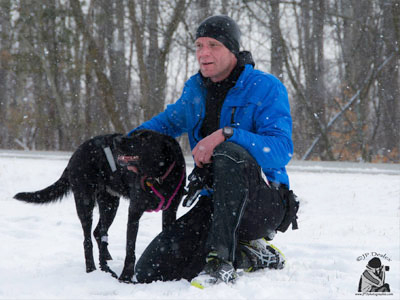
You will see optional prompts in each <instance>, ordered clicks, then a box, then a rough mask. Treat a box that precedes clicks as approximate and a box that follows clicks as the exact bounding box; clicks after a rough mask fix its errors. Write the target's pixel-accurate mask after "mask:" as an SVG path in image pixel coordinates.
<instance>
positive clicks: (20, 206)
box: [0, 152, 400, 299]
mask: <svg viewBox="0 0 400 300" xmlns="http://www.w3.org/2000/svg"><path fill="white" fill-rule="evenodd" d="M28 154H29V153H28ZM68 157H69V154H68V153H39V154H38V153H34V154H32V155H31V154H29V155H27V153H21V152H12V153H9V152H0V240H1V246H0V298H1V299H128V298H129V299H368V298H370V299H371V297H372V299H375V297H377V298H383V299H399V298H400V254H399V253H400V221H399V220H400V166H399V165H397V166H396V165H390V166H384V165H368V164H345V163H341V164H333V163H331V164H329V163H328V164H323V163H322V164H321V163H304V162H303V163H296V162H294V163H293V164H291V165H290V166H289V168H288V170H289V176H290V179H291V185H292V189H293V190H294V191H295V193H296V194H297V195H298V196H299V198H300V201H301V207H300V212H299V227H300V229H299V230H297V231H292V230H290V229H289V230H288V231H287V232H286V233H284V234H278V235H277V236H276V237H275V239H274V241H273V243H274V244H275V245H276V246H278V247H279V248H280V249H281V250H282V251H283V252H284V254H285V255H286V257H287V266H286V268H285V269H283V270H279V271H277V270H273V271H271V270H262V271H258V272H255V273H251V274H246V275H245V276H243V277H241V278H240V280H239V281H238V282H237V283H236V284H235V285H225V284H220V285H218V286H215V287H211V288H208V289H206V290H200V289H197V288H195V287H192V286H190V284H189V283H188V282H187V281H184V280H181V281H177V282H156V283H152V284H144V285H127V284H122V283H119V282H118V281H117V280H115V279H114V278H112V277H111V276H110V275H108V274H106V273H103V272H101V271H98V270H97V271H95V272H92V273H90V274H86V273H85V266H84V259H83V246H82V241H83V237H82V230H81V227H80V223H79V220H78V217H77V216H76V211H75V204H74V201H73V198H72V196H69V197H68V198H65V199H64V200H63V201H62V202H60V203H55V204H50V205H47V206H35V205H30V204H25V203H21V202H18V201H16V200H13V198H12V197H13V195H14V194H16V193H17V192H21V191H32V190H37V189H41V188H43V187H46V186H48V185H50V184H51V183H53V182H54V181H55V180H56V179H58V177H59V176H60V175H61V172H62V170H63V169H64V168H65V166H66V164H67V159H68ZM189 171H190V167H189ZM127 208H128V202H127V201H124V200H123V201H121V205H120V208H119V211H118V214H117V217H116V219H115V221H114V224H113V225H112V227H111V229H110V232H109V235H110V236H109V241H110V245H109V249H110V252H111V254H112V255H113V257H114V260H113V261H110V262H109V265H110V266H111V268H112V269H113V270H114V271H116V272H117V273H118V274H119V273H120V272H121V270H122V266H123V260H124V257H125V234H126V222H127ZM185 212H186V210H185V209H184V208H180V210H179V214H180V215H182V214H184V213H185ZM97 217H98V213H97V211H96V212H95V221H96V222H97ZM160 229H161V214H157V213H146V214H145V215H144V216H143V218H142V220H141V223H140V231H139V236H138V241H137V256H140V254H141V253H142V252H143V250H144V249H145V247H146V245H147V244H148V243H149V242H150V241H151V240H152V238H153V237H154V236H155V235H156V234H157V233H158V232H159V231H160ZM95 256H96V257H97V256H98V252H97V249H95ZM374 256H378V257H380V259H381V261H382V263H383V264H384V265H387V266H390V271H388V272H386V282H387V283H389V285H390V286H391V293H389V294H387V295H380V296H376V295H357V287H358V282H359V278H360V275H361V274H362V272H363V271H364V269H365V265H366V264H367V262H368V260H369V259H371V258H372V257H374ZM96 263H97V262H96Z"/></svg>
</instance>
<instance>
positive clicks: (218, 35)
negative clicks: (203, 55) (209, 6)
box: [196, 15, 241, 55]
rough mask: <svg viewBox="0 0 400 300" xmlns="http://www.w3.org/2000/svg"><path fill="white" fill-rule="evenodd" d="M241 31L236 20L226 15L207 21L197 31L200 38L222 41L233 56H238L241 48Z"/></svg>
mask: <svg viewBox="0 0 400 300" xmlns="http://www.w3.org/2000/svg"><path fill="white" fill-rule="evenodd" d="M240 35H241V33H240V29H239V26H238V25H237V24H236V22H235V21H234V20H232V19H231V18H230V17H228V16H225V15H219V16H212V17H208V18H207V19H205V20H204V21H203V22H201V24H200V25H199V27H198V28H197V31H196V40H197V39H198V38H199V37H210V38H213V39H216V40H217V41H220V42H221V43H222V44H224V45H225V47H226V48H228V49H229V50H230V51H231V52H232V53H233V54H235V55H238V53H239V48H240Z"/></svg>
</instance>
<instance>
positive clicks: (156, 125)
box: [128, 87, 187, 138]
mask: <svg viewBox="0 0 400 300" xmlns="http://www.w3.org/2000/svg"><path fill="white" fill-rule="evenodd" d="M186 89H187V88H186V87H185V88H184V90H183V93H182V96H181V97H180V98H179V99H178V100H177V101H176V102H175V103H174V104H169V105H167V108H166V109H165V110H164V111H163V112H161V113H159V114H158V115H156V116H154V117H153V118H151V119H150V120H148V121H146V122H144V123H142V124H141V125H140V126H138V127H136V128H134V129H132V130H131V131H130V132H129V133H128V135H130V134H132V132H134V131H135V130H138V129H150V130H154V131H157V132H160V133H163V134H166V135H169V136H172V137H174V138H175V137H178V136H180V135H181V134H182V133H183V132H186V130H187V129H186V127H187V126H186V113H185V107H184V106H185V102H186V100H185V98H186V96H185V95H186V94H187V92H186Z"/></svg>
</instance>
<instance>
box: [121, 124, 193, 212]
mask: <svg viewBox="0 0 400 300" xmlns="http://www.w3.org/2000/svg"><path fill="white" fill-rule="evenodd" d="M114 149H115V152H116V154H117V161H118V163H119V164H120V165H121V166H122V167H123V169H125V170H129V171H128V172H129V173H131V174H133V173H135V179H134V181H135V182H136V184H135V187H136V188H135V191H136V193H137V192H140V191H142V192H144V193H141V195H142V200H141V202H142V203H141V205H143V207H144V208H145V210H148V211H159V210H165V209H167V208H168V207H169V205H170V204H171V201H168V200H167V201H166V199H173V198H175V196H176V197H178V198H179V201H180V198H181V197H182V195H183V190H184V189H183V188H184V186H185V179H186V166H185V160H184V158H183V154H182V150H181V148H180V146H179V144H178V142H177V141H176V140H175V139H174V138H172V137H170V136H167V135H164V134H160V133H158V132H155V131H151V130H138V131H135V132H134V133H133V134H132V135H131V136H120V137H117V138H116V139H115V141H114ZM132 172H133V173H132Z"/></svg>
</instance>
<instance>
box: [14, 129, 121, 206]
mask: <svg viewBox="0 0 400 300" xmlns="http://www.w3.org/2000/svg"><path fill="white" fill-rule="evenodd" d="M118 135H119V134H108V135H101V136H97V137H94V138H92V139H89V140H87V141H85V142H84V143H82V144H81V145H80V146H79V147H78V148H77V150H76V151H75V152H74V153H73V154H72V156H71V158H70V160H69V162H68V165H67V167H66V168H65V170H64V172H63V174H62V175H61V177H60V178H59V179H58V180H57V181H56V182H55V183H53V184H52V185H50V186H48V187H46V188H44V189H42V190H39V191H36V192H22V193H18V194H16V195H15V196H14V198H15V199H17V200H21V201H24V202H29V203H36V204H45V203H51V202H56V201H61V200H62V199H63V198H64V197H65V196H66V195H67V194H68V193H69V192H70V191H71V189H72V188H73V186H74V185H77V184H79V183H81V184H84V185H96V184H97V183H98V181H99V178H100V177H107V178H108V177H109V176H107V174H105V173H109V172H107V171H105V170H106V169H107V168H109V166H108V165H107V160H106V157H105V154H104V152H103V151H104V150H103V149H104V148H105V147H107V146H109V145H110V144H111V145H112V140H113V139H114V138H115V137H116V136H118Z"/></svg>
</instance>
